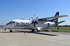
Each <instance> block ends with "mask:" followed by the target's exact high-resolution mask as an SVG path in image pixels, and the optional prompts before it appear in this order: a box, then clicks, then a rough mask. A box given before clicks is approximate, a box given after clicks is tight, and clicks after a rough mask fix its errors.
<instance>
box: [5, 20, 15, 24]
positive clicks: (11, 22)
mask: <svg viewBox="0 0 70 46" xmlns="http://www.w3.org/2000/svg"><path fill="white" fill-rule="evenodd" d="M13 23H15V22H14V21H10V22H9V23H7V24H6V25H9V24H13Z"/></svg>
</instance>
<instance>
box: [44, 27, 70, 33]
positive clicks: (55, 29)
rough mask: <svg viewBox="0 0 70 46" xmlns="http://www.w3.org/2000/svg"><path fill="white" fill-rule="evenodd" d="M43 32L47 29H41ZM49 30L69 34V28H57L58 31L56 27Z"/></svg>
mask: <svg viewBox="0 0 70 46" xmlns="http://www.w3.org/2000/svg"><path fill="white" fill-rule="evenodd" d="M43 30H44V31H47V29H43ZM51 30H52V31H53V32H70V27H59V30H58V29H57V27H52V28H51Z"/></svg>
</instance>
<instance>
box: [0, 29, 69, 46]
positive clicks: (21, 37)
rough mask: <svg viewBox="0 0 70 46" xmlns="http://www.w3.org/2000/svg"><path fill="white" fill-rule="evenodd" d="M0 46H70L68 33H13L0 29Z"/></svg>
mask: <svg viewBox="0 0 70 46" xmlns="http://www.w3.org/2000/svg"><path fill="white" fill-rule="evenodd" d="M0 46H70V33H64V32H38V33H31V32H29V31H14V32H12V33H10V32H9V30H6V31H5V30H2V29H0Z"/></svg>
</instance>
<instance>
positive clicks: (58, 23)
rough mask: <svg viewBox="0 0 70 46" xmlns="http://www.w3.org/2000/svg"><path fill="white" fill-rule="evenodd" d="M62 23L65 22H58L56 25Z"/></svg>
mask: <svg viewBox="0 0 70 46" xmlns="http://www.w3.org/2000/svg"><path fill="white" fill-rule="evenodd" d="M63 22H65V20H63V21H60V22H58V23H57V24H60V23H63Z"/></svg>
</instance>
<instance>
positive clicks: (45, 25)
mask: <svg viewBox="0 0 70 46" xmlns="http://www.w3.org/2000/svg"><path fill="white" fill-rule="evenodd" d="M67 16H68V15H61V16H59V12H56V14H55V16H54V17H47V18H40V19H38V17H37V18H34V19H31V20H21V19H18V20H12V21H10V22H9V23H7V24H6V25H5V26H4V29H9V30H10V32H13V31H12V29H31V30H32V31H31V32H35V30H37V32H39V31H40V30H41V29H48V31H51V29H50V28H51V27H52V26H56V25H58V24H60V23H62V22H65V21H60V22H58V18H60V17H67Z"/></svg>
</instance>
